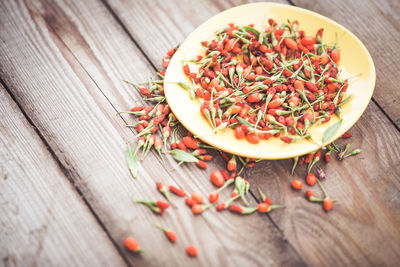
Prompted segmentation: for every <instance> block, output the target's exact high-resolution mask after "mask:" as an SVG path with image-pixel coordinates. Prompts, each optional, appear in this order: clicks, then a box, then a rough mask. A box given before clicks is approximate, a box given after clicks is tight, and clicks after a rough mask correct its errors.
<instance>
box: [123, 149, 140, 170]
mask: <svg viewBox="0 0 400 267" xmlns="http://www.w3.org/2000/svg"><path fill="white" fill-rule="evenodd" d="M125 160H126V163H127V164H128V167H129V170H130V171H131V174H132V176H133V177H134V178H136V176H137V173H138V158H137V156H136V154H135V151H134V150H133V149H132V147H131V146H130V145H129V144H128V147H127V148H126V151H125Z"/></svg>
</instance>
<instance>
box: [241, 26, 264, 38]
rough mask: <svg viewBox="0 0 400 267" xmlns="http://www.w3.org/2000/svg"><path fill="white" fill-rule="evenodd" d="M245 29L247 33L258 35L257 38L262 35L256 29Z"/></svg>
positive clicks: (244, 27)
mask: <svg viewBox="0 0 400 267" xmlns="http://www.w3.org/2000/svg"><path fill="white" fill-rule="evenodd" d="M243 29H245V30H246V31H249V32H252V33H254V34H255V35H257V38H258V37H259V35H260V32H259V31H258V30H256V29H254V28H253V27H250V26H243Z"/></svg>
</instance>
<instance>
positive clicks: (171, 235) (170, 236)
mask: <svg viewBox="0 0 400 267" xmlns="http://www.w3.org/2000/svg"><path fill="white" fill-rule="evenodd" d="M154 226H155V227H157V228H159V229H160V230H162V231H163V232H164V233H165V235H166V236H167V237H168V239H169V240H170V241H171V242H172V243H175V242H176V241H177V239H178V237H177V235H176V233H175V232H174V231H172V230H171V229H168V228H165V227H162V226H159V225H156V224H154Z"/></svg>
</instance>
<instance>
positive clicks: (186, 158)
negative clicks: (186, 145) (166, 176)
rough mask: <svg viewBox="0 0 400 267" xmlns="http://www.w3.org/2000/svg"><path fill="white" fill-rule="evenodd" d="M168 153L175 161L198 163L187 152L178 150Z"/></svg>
mask: <svg viewBox="0 0 400 267" xmlns="http://www.w3.org/2000/svg"><path fill="white" fill-rule="evenodd" d="M169 153H170V154H171V155H172V156H173V157H174V159H176V160H177V161H182V162H197V161H198V159H197V158H196V157H195V156H193V155H192V154H190V153H188V152H185V151H183V150H180V149H174V150H171V151H170V152H169Z"/></svg>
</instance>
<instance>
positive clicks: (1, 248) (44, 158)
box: [0, 85, 126, 266]
mask: <svg viewBox="0 0 400 267" xmlns="http://www.w3.org/2000/svg"><path fill="white" fill-rule="evenodd" d="M0 99H1V105H0V112H1V114H3V115H2V116H1V117H0V168H1V169H0V225H1V226H0V240H1V241H0V265H2V266H66V263H68V266H82V265H86V266H88V265H98V266H100V265H101V266H106V265H113V266H126V264H125V263H124V261H123V260H122V258H121V256H120V255H119V254H118V251H117V250H116V249H115V247H114V246H113V244H112V243H111V242H110V240H109V239H108V237H107V235H106V234H105V232H104V231H103V229H102V228H101V227H100V225H99V224H98V222H97V221H96V219H95V217H94V216H93V215H92V214H91V212H90V211H89V209H88V208H87V206H86V205H85V203H84V202H83V201H82V199H81V198H80V196H79V195H78V193H77V192H76V190H75V188H74V187H73V186H72V185H71V184H70V182H69V181H68V180H67V179H66V177H65V176H64V174H63V172H62V170H61V169H60V168H59V166H58V164H57V162H56V161H55V160H54V159H53V157H52V155H51V153H50V152H49V151H48V150H47V148H46V146H45V145H44V144H43V142H42V140H41V139H40V138H39V136H38V135H37V134H36V133H35V131H34V130H33V128H32V126H31V125H30V124H29V123H28V121H27V120H26V119H25V118H24V116H23V114H22V113H21V111H20V110H19V108H18V107H17V105H16V104H15V102H14V101H13V100H12V99H11V97H10V96H9V95H8V94H7V92H6V90H5V89H4V88H3V87H2V86H1V85H0ZM4 114H7V115H4ZM71 244H73V245H71ZM94 244H96V245H94ZM1 263H2V264H1Z"/></svg>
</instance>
